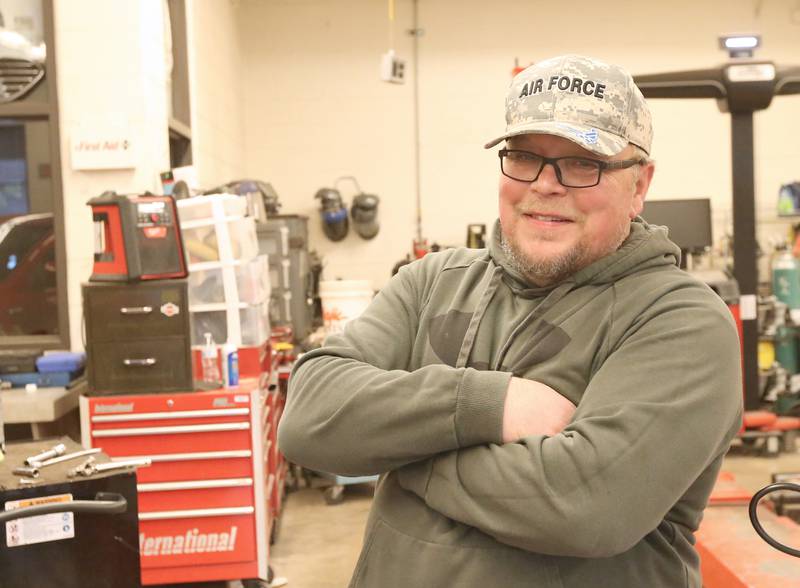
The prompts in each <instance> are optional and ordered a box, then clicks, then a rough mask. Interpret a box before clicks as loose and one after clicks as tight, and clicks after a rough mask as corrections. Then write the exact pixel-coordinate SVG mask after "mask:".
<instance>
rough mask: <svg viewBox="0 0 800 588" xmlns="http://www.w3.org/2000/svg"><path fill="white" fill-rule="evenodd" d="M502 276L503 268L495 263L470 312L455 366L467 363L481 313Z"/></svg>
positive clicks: (460, 366) (481, 316) (484, 310)
mask: <svg viewBox="0 0 800 588" xmlns="http://www.w3.org/2000/svg"><path fill="white" fill-rule="evenodd" d="M502 276H503V268H502V267H500V266H499V265H496V266H495V268H494V270H493V271H492V273H491V276H490V277H489V283H488V284H487V285H486V287H485V288H484V289H483V294H481V299H480V300H479V301H478V306H476V307H475V312H473V313H472V318H471V319H470V321H469V326H468V327H467V332H466V334H465V335H464V339H463V340H462V341H461V348H460V349H459V350H458V359H457V360H456V367H457V368H463V367H466V365H467V360H468V359H469V354H470V352H471V351H472V345H473V343H474V342H475V336H476V335H477V334H478V326H479V325H480V322H481V319H482V318H483V315H484V314H485V313H486V307H487V306H489V302H490V301H491V300H492V297H493V296H494V293H495V292H497V286H498V284H499V283H500V278H502Z"/></svg>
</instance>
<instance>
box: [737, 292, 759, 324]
mask: <svg viewBox="0 0 800 588" xmlns="http://www.w3.org/2000/svg"><path fill="white" fill-rule="evenodd" d="M739 313H740V315H739V316H741V318H742V320H743V321H753V320H755V319H757V318H758V304H756V295H755V294H744V295H742V296H740V297H739Z"/></svg>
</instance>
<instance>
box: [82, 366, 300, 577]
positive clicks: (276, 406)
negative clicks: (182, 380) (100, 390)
mask: <svg viewBox="0 0 800 588" xmlns="http://www.w3.org/2000/svg"><path fill="white" fill-rule="evenodd" d="M264 376H266V374H264ZM273 378H274V381H275V384H271V383H270V382H271V381H272V380H273ZM277 381H278V375H277V373H274V375H273V376H272V377H271V378H270V377H265V378H262V380H261V383H262V385H261V386H259V380H257V379H243V380H242V381H241V383H240V386H239V387H238V388H236V389H220V390H211V391H204V392H181V393H163V394H141V395H130V396H118V395H115V396H95V397H82V398H81V405H80V408H81V431H82V441H83V445H84V446H85V447H87V448H88V447H101V448H102V449H103V451H104V452H106V453H107V454H108V455H110V456H111V457H113V458H122V457H134V456H135V457H149V458H151V459H152V462H153V463H152V465H151V466H150V467H145V468H140V469H139V471H138V479H137V488H138V493H139V550H140V555H141V566H142V584H144V585H152V584H162V583H179V582H200V581H213V580H236V579H249V578H260V579H262V580H266V579H267V563H268V556H269V543H270V534H271V530H272V526H273V522H274V520H275V518H276V517H277V515H278V513H279V509H280V499H281V488H282V487H283V478H284V475H285V469H286V468H285V464H284V463H283V459H282V457H281V456H280V454H279V453H278V451H277V443H276V431H277V426H278V419H279V418H280V414H281V412H282V411H283V404H284V400H283V395H282V392H281V390H280V387H279V386H278V385H277Z"/></svg>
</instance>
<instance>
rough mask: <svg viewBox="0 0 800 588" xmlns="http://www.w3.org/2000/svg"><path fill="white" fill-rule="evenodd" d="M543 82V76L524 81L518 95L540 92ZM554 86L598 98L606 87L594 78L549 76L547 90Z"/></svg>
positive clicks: (600, 98) (600, 97) (522, 96)
mask: <svg viewBox="0 0 800 588" xmlns="http://www.w3.org/2000/svg"><path fill="white" fill-rule="evenodd" d="M544 82H545V80H544V79H543V78H539V79H538V80H531V81H530V82H526V83H525V85H524V86H522V92H520V95H519V97H520V98H524V97H525V96H531V95H533V94H538V93H540V92H542V91H543V87H544ZM554 87H555V88H558V89H559V90H561V91H563V92H573V93H580V94H585V95H586V96H594V97H595V98H597V99H599V100H602V99H603V92H605V89H606V85H605V84H601V83H599V82H595V81H594V80H582V79H581V78H571V77H569V76H551V77H550V79H549V80H547V90H548V91H550V90H552V89H553V88H554Z"/></svg>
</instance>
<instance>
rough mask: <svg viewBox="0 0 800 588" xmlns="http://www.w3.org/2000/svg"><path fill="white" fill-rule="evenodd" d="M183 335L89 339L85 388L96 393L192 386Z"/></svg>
mask: <svg viewBox="0 0 800 588" xmlns="http://www.w3.org/2000/svg"><path fill="white" fill-rule="evenodd" d="M186 341H187V340H186V337H163V338H159V339H136V340H129V341H117V342H113V343H109V342H104V343H98V342H96V341H94V342H91V343H90V344H89V347H88V351H89V357H91V362H90V365H89V389H90V390H91V391H92V392H93V393H96V394H122V393H129V392H137V393H148V392H171V391H183V392H188V391H191V390H192V363H191V356H190V352H189V346H188V345H187V344H186Z"/></svg>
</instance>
